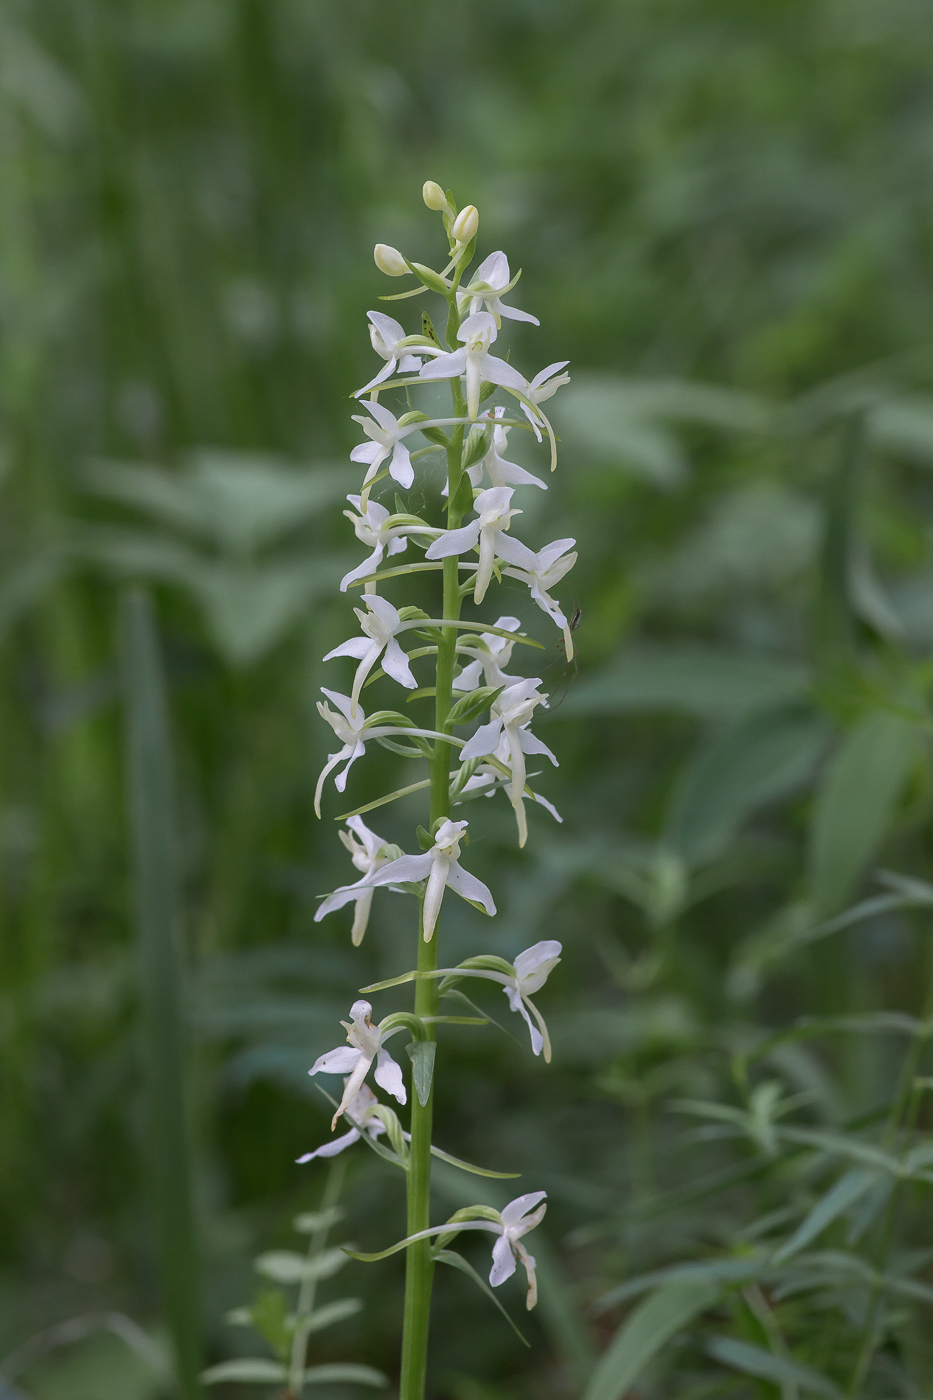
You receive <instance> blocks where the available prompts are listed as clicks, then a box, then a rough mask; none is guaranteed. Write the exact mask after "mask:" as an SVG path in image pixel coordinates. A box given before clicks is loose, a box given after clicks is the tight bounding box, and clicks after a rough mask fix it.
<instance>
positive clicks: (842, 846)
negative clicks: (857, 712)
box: [810, 710, 921, 914]
mask: <svg viewBox="0 0 933 1400" xmlns="http://www.w3.org/2000/svg"><path fill="white" fill-rule="evenodd" d="M920 739H921V734H920V730H919V729H918V727H917V726H916V725H915V724H913V723H911V721H910V720H908V719H905V718H903V717H902V716H901V715H898V714H891V713H889V712H888V711H885V710H875V711H873V712H871V713H869V714H867V715H865V716H864V718H862V719H861V720H860V721H859V722H858V724H857V725H856V726H855V728H854V729H853V730H851V732H850V733H849V734H848V735H847V736H846V738H845V739H844V741H843V743H842V745H841V746H840V748H839V749H838V751H837V752H836V754H835V755H834V757H833V759H832V761H831V763H830V764H829V767H828V768H827V770H826V772H825V774H824V776H823V780H822V783H821V786H820V789H819V792H818V793H817V797H816V802H815V804H814V809H813V816H812V820H811V827H810V885H811V890H812V894H813V900H814V903H815V904H816V906H817V908H818V910H819V911H820V912H822V913H823V914H833V913H835V911H836V910H837V909H838V908H839V907H840V906H841V905H842V904H844V903H845V901H846V900H847V899H848V897H849V896H850V894H851V893H852V890H853V888H854V886H855V884H856V883H857V881H858V879H859V877H860V876H861V874H862V872H863V871H864V869H865V867H866V866H867V864H868V862H869V861H870V860H871V858H872V856H873V855H874V853H875V851H876V850H877V849H878V847H879V846H880V844H881V842H882V840H883V839H884V836H885V833H886V831H887V828H888V826H889V825H890V823H891V821H892V819H893V816H894V813H895V809H896V807H897V803H898V800H899V799H900V796H901V793H902V792H903V790H904V787H905V785H906V782H907V779H908V777H909V775H910V770H911V768H912V767H913V765H914V763H915V762H916V760H917V756H918V754H919V751H920Z"/></svg>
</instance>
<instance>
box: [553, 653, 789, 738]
mask: <svg viewBox="0 0 933 1400" xmlns="http://www.w3.org/2000/svg"><path fill="white" fill-rule="evenodd" d="M806 689H807V673H806V671H805V670H804V669H803V668H802V667H800V666H796V665H793V664H792V663H790V662H785V661H779V660H775V659H774V658H773V657H768V656H760V655H754V654H750V653H748V652H740V651H727V650H725V649H724V648H720V647H712V646H702V645H699V644H694V643H684V644H682V645H673V644H672V645H670V646H662V645H659V644H656V645H645V644H639V645H637V646H631V647H628V648H627V649H626V650H625V651H624V652H623V653H622V655H621V656H620V657H619V658H618V660H616V661H615V662H613V663H612V665H611V666H609V667H608V668H607V669H606V670H604V671H601V672H597V674H596V675H594V676H589V677H587V678H586V679H585V680H581V681H579V682H578V683H577V684H576V685H575V686H574V688H573V690H572V691H571V693H570V694H569V695H568V697H567V699H566V701H565V702H564V703H563V704H562V705H561V708H560V714H561V716H566V715H571V714H573V715H616V714H627V713H631V712H633V711H653V710H663V711H669V712H673V713H677V714H686V715H694V716H696V717H698V718H700V719H724V718H726V719H727V718H737V717H738V716H740V715H744V714H750V713H751V712H752V711H754V710H765V709H774V708H776V707H777V706H778V705H782V704H788V703H790V702H792V701H794V700H799V699H800V698H801V697H802V696H803V695H804V694H805V693H806Z"/></svg>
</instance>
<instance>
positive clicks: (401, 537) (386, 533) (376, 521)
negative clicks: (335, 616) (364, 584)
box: [340, 496, 411, 593]
mask: <svg viewBox="0 0 933 1400" xmlns="http://www.w3.org/2000/svg"><path fill="white" fill-rule="evenodd" d="M347 500H348V501H349V502H350V504H351V506H355V507H356V510H357V512H358V514H356V515H354V514H353V513H352V512H351V511H349V510H345V511H344V515H345V516H346V517H347V519H348V520H349V521H351V522H352V525H353V528H354V530H355V531H356V537H357V539H358V540H361V541H362V543H363V544H365V545H366V546H367V547H368V548H369V549H371V550H372V554H371V555H370V556H369V558H368V559H365V560H364V561H363V563H362V564H360V565H359V566H358V567H357V568H355V569H351V570H350V572H349V573H348V574H344V576H343V578H342V579H341V580H340V591H341V593H346V591H347V589H348V588H349V587H350V584H351V583H356V582H357V580H358V579H361V578H366V577H367V576H368V575H369V574H371V573H372V572H373V571H374V570H375V569H378V568H379V565H380V564H381V563H382V561H383V559H384V558H385V556H386V554H388V555H389V557H390V558H391V557H392V555H393V554H401V553H402V552H403V551H404V550H405V549H407V548H408V540H407V538H406V536H407V535H408V534H409V533H410V531H411V527H410V526H408V525H389V524H388V521H389V520H390V518H391V517H390V515H389V512H388V511H387V510H386V508H385V506H381V505H380V504H379V502H378V501H367V502H366V506H365V508H364V507H363V506H362V504H361V498H360V497H359V496H348V497H347Z"/></svg>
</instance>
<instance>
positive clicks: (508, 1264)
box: [489, 1235, 515, 1288]
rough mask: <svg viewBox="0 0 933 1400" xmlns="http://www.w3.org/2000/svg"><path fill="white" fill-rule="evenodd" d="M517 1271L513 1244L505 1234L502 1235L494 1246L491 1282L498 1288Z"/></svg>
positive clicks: (490, 1272) (490, 1273)
mask: <svg viewBox="0 0 933 1400" xmlns="http://www.w3.org/2000/svg"><path fill="white" fill-rule="evenodd" d="M514 1272H515V1256H514V1254H513V1253H512V1246H511V1245H510V1244H509V1242H508V1240H507V1239H506V1237H505V1235H500V1236H499V1238H498V1239H497V1240H496V1242H495V1244H494V1245H493V1247H492V1268H491V1269H490V1270H489V1282H490V1283H491V1284H492V1286H493V1288H498V1287H499V1284H500V1283H505V1281H506V1279H507V1278H511V1277H512V1275H513V1274H514Z"/></svg>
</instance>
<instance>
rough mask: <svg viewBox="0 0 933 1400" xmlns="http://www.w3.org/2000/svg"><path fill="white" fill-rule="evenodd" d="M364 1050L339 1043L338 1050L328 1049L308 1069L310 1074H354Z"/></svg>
mask: <svg viewBox="0 0 933 1400" xmlns="http://www.w3.org/2000/svg"><path fill="white" fill-rule="evenodd" d="M362 1053H363V1052H362V1051H361V1050H357V1049H356V1047H355V1046H353V1045H338V1046H337V1048H336V1050H328V1051H326V1053H325V1054H323V1055H318V1057H317V1059H316V1060H315V1061H314V1064H313V1065H312V1066H311V1068H310V1069H309V1070H308V1073H309V1074H352V1073H353V1071H354V1070H355V1069H356V1066H357V1063H358V1062H359V1058H360V1055H361V1054H362Z"/></svg>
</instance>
